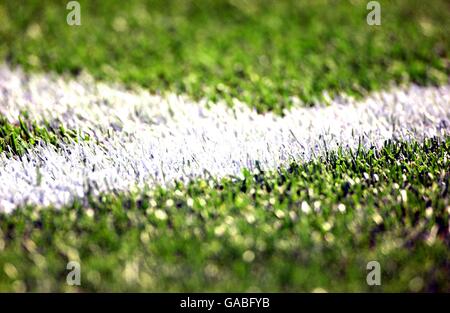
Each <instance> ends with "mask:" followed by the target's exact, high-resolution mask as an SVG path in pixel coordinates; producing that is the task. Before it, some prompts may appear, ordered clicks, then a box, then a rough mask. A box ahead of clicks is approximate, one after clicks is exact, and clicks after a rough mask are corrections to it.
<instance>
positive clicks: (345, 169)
mask: <svg viewBox="0 0 450 313" xmlns="http://www.w3.org/2000/svg"><path fill="white" fill-rule="evenodd" d="M449 151H450V138H449V137H447V138H446V139H444V140H438V139H427V140H425V141H424V143H422V144H418V143H414V142H412V143H394V142H386V145H385V147H384V148H382V149H381V150H378V151H377V150H376V149H370V150H368V151H364V150H360V151H358V152H355V153H345V152H343V151H338V152H336V153H329V154H328V155H327V156H326V157H324V158H322V159H320V160H316V161H311V162H308V163H305V164H292V166H291V167H289V168H286V169H279V170H278V171H276V172H271V173H269V172H266V173H264V172H259V173H253V174H251V173H249V172H244V178H228V179H223V180H221V181H214V180H210V181H208V180H206V181H205V180H200V181H193V182H191V183H189V184H188V185H187V186H184V185H181V184H178V185H176V186H174V187H173V188H169V189H164V188H157V189H155V190H147V191H145V192H139V193H130V194H117V195H104V196H102V197H92V198H91V200H90V201H89V202H86V203H83V204H81V203H75V204H74V205H73V206H69V207H66V208H63V209H61V210H52V209H42V208H38V207H26V208H21V209H19V210H16V211H14V212H13V213H11V214H9V215H7V214H1V215H0V221H1V222H0V269H3V270H0V290H16V291H23V290H28V291H29V290H39V291H50V290H52V291H54V290H76V289H73V287H69V286H68V285H66V282H65V275H66V274H67V271H66V269H65V268H66V263H67V262H68V261H69V260H71V261H73V260H79V261H80V263H81V271H82V272H81V274H82V284H81V287H79V289H78V290H83V291H89V290H91V291H94V290H95V291H118V290H121V291H131V290H146V291H231V290H232V291H238V290H241V291H247V290H262V291H312V290H323V289H325V290H328V291H380V290H383V291H448V290H450V285H449V281H448V277H449V274H450V273H449V268H450V266H449V260H450V258H449V257H450V252H449V249H448V245H449V243H450V237H449V214H450V201H449V199H450V198H449V187H448V186H449V183H450V174H449V171H448V169H449V168H450V159H449ZM83 206H84V207H83ZM86 207H87V208H88V209H86ZM371 260H377V261H379V262H380V264H381V271H382V285H381V286H379V287H369V286H368V285H367V284H366V274H367V271H366V264H367V262H369V261H371Z"/></svg>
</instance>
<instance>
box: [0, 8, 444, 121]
mask: <svg viewBox="0 0 450 313" xmlns="http://www.w3.org/2000/svg"><path fill="white" fill-rule="evenodd" d="M380 2H381V12H382V13H381V14H382V25H381V26H376V27H370V26H368V25H367V23H366V15H367V13H368V11H367V10H366V4H367V1H362V0H361V1H358V0H353V1H323V0H320V1H298V0H292V1H275V0H274V1H232V0H229V1H225V0H209V1H204V0H202V1H197V0H196V1H167V0H153V1H140V0H139V1H137V0H136V1H126V2H118V1H96V2H93V1H80V3H81V20H82V26H80V27H70V26H68V25H67V24H66V15H67V13H68V11H67V10H66V8H65V5H66V2H64V1H63V2H61V1H46V3H45V5H44V4H42V1H34V0H27V1H24V2H21V3H17V1H4V2H2V3H1V4H0V19H1V21H2V22H1V23H0V57H2V58H5V59H7V60H8V61H9V62H11V63H13V64H20V65H22V66H24V67H25V68H27V69H29V70H44V71H48V70H52V71H56V72H71V73H73V74H77V73H79V72H80V71H81V70H87V71H89V72H90V73H92V74H93V75H94V76H95V77H96V78H100V79H105V80H116V81H121V82H125V83H127V84H135V83H137V84H140V85H142V86H144V87H146V88H148V89H149V90H151V91H152V92H166V91H173V92H177V93H186V94H188V95H190V96H192V97H193V98H196V99H198V98H201V97H206V98H208V99H210V100H212V101H217V100H221V99H225V100H227V101H229V100H230V99H231V98H233V97H236V98H238V99H240V100H243V101H245V102H246V103H248V104H249V105H251V106H253V107H256V108H257V109H258V111H260V112H263V111H268V110H272V111H275V112H279V113H280V112H281V111H282V109H283V108H286V107H289V106H290V105H291V103H292V101H293V100H292V97H293V96H296V97H299V98H300V99H302V100H303V101H304V102H306V103H307V104H312V103H314V101H315V100H317V99H320V98H321V97H322V94H323V92H324V91H326V92H328V93H329V94H330V95H331V96H334V95H336V94H338V93H341V92H345V93H349V94H352V95H356V96H358V95H362V94H365V93H366V91H371V90H376V89H380V88H383V87H386V86H387V85H388V84H389V83H391V82H395V83H403V82H415V83H418V84H422V85H424V84H439V83H446V82H448V77H449V73H450V67H449V61H448V52H449V42H450V40H449V39H450V38H449V32H448V29H449V28H450V13H449V12H450V10H449V6H448V3H447V2H446V1H445V0H433V1H432V2H431V3H428V2H426V1H420V0H398V1H380Z"/></svg>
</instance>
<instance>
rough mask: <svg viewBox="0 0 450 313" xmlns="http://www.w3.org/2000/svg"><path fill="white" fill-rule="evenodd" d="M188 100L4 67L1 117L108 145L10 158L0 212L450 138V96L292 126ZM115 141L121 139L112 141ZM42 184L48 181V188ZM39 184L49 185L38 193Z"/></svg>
mask: <svg viewBox="0 0 450 313" xmlns="http://www.w3.org/2000/svg"><path fill="white" fill-rule="evenodd" d="M205 106H206V105H205V102H204V101H203V102H201V103H195V102H192V101H190V100H189V99H187V98H186V97H180V96H174V95H169V96H167V97H160V96H154V95H150V94H149V93H148V92H146V91H144V90H134V91H127V90H125V89H124V88H123V87H121V86H118V85H108V84H104V83H98V82H95V81H94V80H93V79H92V78H90V77H88V76H86V75H84V76H82V77H79V78H77V79H71V80H70V79H68V80H65V79H63V78H58V77H56V76H53V75H45V74H33V75H25V74H24V73H23V72H22V71H21V70H18V69H15V70H11V69H10V68H9V67H7V66H2V67H0V113H1V114H4V115H5V116H7V118H8V119H9V120H10V121H17V118H18V114H19V113H20V111H21V110H27V111H28V113H29V115H30V117H31V118H32V119H35V120H38V121H39V120H42V119H43V118H45V119H47V120H49V121H50V122H58V121H59V122H62V123H63V124H64V125H66V126H67V127H70V128H80V129H82V130H84V131H88V132H89V133H90V134H91V135H92V136H95V137H96V138H97V139H98V140H99V141H100V142H101V144H100V145H97V144H95V143H93V142H82V143H80V144H70V145H64V146H63V148H62V149H59V150H56V149H55V148H54V147H53V146H51V145H43V144H42V145H39V146H37V147H35V148H34V149H32V150H31V151H29V152H28V153H27V154H26V156H25V157H24V158H23V159H22V160H19V159H17V158H15V159H14V158H7V157H6V155H5V154H4V153H3V154H0V182H1V184H0V211H1V210H3V211H11V210H12V209H14V208H15V207H17V206H20V205H23V204H25V203H30V204H37V205H43V206H49V205H54V206H56V207H60V206H63V205H65V204H68V203H69V202H70V201H72V200H73V199H74V198H75V197H80V198H82V197H84V196H85V194H86V192H87V191H88V190H91V191H92V192H94V194H98V193H99V192H108V191H112V190H128V189H130V188H132V187H133V186H142V185H144V184H149V185H151V186H152V185H155V184H163V185H164V184H170V183H171V182H173V180H175V179H180V180H183V181H187V180H189V179H193V178H197V177H207V176H208V175H212V176H214V177H223V176H229V175H240V173H241V170H242V169H243V168H249V169H254V168H255V162H256V161H259V162H260V164H261V166H262V167H263V168H264V169H274V168H276V167H278V166H280V165H286V164H287V163H288V162H290V161H291V160H297V161H306V160H309V159H311V158H313V157H316V156H319V155H322V154H323V153H324V151H325V145H326V146H327V148H328V149H329V150H334V149H336V148H337V147H338V146H342V147H344V148H346V149H355V148H356V147H357V146H358V142H359V139H361V142H362V144H363V145H364V146H365V147H370V146H372V145H375V146H377V147H380V146H381V145H382V144H383V142H384V140H386V139H391V138H394V139H402V140H410V139H417V140H422V139H423V138H424V137H432V136H443V135H446V134H449V130H450V86H448V85H447V86H441V87H418V86H411V87H409V88H404V89H401V88H397V89H392V90H391V91H389V92H378V93H373V94H371V95H370V96H369V97H368V98H366V99H365V100H363V101H359V102H358V101H355V100H353V99H351V98H348V97H347V98H344V97H343V98H340V99H337V100H334V101H331V104H330V105H329V106H328V107H325V106H320V105H319V106H316V107H314V108H301V107H296V108H293V109H291V110H289V111H286V112H285V116H284V117H280V116H277V115H274V114H271V113H267V114H257V113H256V112H255V111H253V110H251V109H249V108H248V107H247V106H246V105H245V104H242V103H240V102H238V101H236V103H235V105H234V107H233V108H229V107H227V106H226V105H225V104H223V103H219V104H214V105H212V106H211V108H210V109H207V108H205ZM108 133H109V134H112V135H108ZM38 177H40V179H38ZM38 181H39V182H40V183H39V184H38Z"/></svg>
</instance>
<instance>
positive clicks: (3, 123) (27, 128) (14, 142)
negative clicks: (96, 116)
mask: <svg viewBox="0 0 450 313" xmlns="http://www.w3.org/2000/svg"><path fill="white" fill-rule="evenodd" d="M40 124H42V125H40ZM79 139H81V140H85V141H87V140H89V136H88V135H87V134H82V133H81V132H79V131H76V130H73V129H67V128H65V127H64V126H63V125H62V124H60V125H50V123H48V122H44V123H37V122H35V121H31V120H30V118H29V117H28V115H27V114H26V112H24V114H22V115H21V116H19V122H18V123H17V124H14V123H10V122H9V121H8V120H7V119H6V117H5V116H3V115H2V114H0V153H2V152H6V153H7V155H8V156H14V155H15V156H22V155H23V154H24V153H25V152H26V151H27V150H28V149H31V148H32V147H33V146H35V145H37V144H38V143H39V142H43V143H46V144H51V145H54V146H55V147H59V146H60V144H61V143H68V142H78V140H79Z"/></svg>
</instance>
